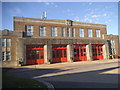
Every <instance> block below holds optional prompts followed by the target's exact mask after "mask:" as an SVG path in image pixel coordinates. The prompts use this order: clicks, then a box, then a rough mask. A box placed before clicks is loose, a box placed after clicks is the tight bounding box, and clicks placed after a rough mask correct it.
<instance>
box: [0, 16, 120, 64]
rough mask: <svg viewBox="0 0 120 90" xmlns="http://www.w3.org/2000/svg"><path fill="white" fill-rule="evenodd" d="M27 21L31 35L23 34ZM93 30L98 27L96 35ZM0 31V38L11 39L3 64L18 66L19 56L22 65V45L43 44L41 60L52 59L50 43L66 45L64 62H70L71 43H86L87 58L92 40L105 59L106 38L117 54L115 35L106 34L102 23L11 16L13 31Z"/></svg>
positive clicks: (24, 57) (107, 49) (107, 44)
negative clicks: (53, 31) (41, 28)
mask: <svg viewBox="0 0 120 90" xmlns="http://www.w3.org/2000/svg"><path fill="white" fill-rule="evenodd" d="M27 25H30V26H33V35H32V36H30V37H27V36H26V35H24V34H26V26H27ZM40 26H44V27H46V28H45V30H46V35H45V36H40V31H39V30H40ZM51 27H56V28H57V36H52V31H51ZM62 27H64V28H65V36H62V29H61V28H62ZM67 28H70V37H68V36H67ZM72 28H74V29H75V32H74V33H75V36H74V37H73V36H72V33H73V32H72ZM79 29H84V37H80V36H79V34H80V32H79ZM88 29H92V37H88V34H89V33H88ZM96 30H100V37H97V36H96ZM0 33H2V38H10V39H11V47H10V48H7V49H8V50H9V51H10V52H11V57H10V58H11V59H10V60H9V61H3V66H18V60H19V58H22V60H23V63H22V65H26V45H44V64H46V63H48V59H50V60H52V45H53V44H59V45H60V44H66V45H67V61H68V62H71V58H74V52H73V51H74V49H73V45H74V44H86V50H87V60H88V61H91V60H93V59H92V56H93V53H92V44H102V45H103V56H104V59H108V57H109V55H110V45H109V40H114V41H115V46H114V48H115V51H116V54H115V55H116V56H119V55H120V53H118V41H119V39H118V35H107V30H106V25H102V24H93V23H83V22H74V21H71V20H46V19H34V18H24V17H14V31H8V30H3V31H0ZM5 50H6V48H5V47H2V52H3V51H4V52H5ZM108 52H109V53H108Z"/></svg>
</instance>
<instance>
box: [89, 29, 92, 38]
mask: <svg viewBox="0 0 120 90" xmlns="http://www.w3.org/2000/svg"><path fill="white" fill-rule="evenodd" d="M88 37H92V29H88Z"/></svg>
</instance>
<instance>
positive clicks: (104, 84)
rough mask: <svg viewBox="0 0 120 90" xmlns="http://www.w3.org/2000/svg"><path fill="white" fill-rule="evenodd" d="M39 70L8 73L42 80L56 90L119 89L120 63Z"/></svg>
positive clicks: (74, 65)
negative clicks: (85, 89)
mask: <svg viewBox="0 0 120 90" xmlns="http://www.w3.org/2000/svg"><path fill="white" fill-rule="evenodd" d="M63 65H64V64H59V66H58V65H57V66H53V67H52V65H51V67H52V68H51V67H50V66H49V67H47V66H46V67H47V68H46V67H45V68H44V67H43V66H42V67H39V68H29V69H27V68H21V69H19V68H18V69H14V70H13V71H10V72H8V74H9V75H13V76H17V77H26V78H33V79H38V80H39V79H41V80H44V81H47V82H49V83H51V84H52V85H53V86H54V87H55V88H117V87H118V75H119V74H118V62H112V63H102V64H98V63H96V64H87V65H80V64H73V65H70V66H69V65H64V67H63Z"/></svg>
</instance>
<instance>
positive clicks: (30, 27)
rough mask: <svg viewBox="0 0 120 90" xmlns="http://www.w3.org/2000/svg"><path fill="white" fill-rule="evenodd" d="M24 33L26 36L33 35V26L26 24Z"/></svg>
mask: <svg viewBox="0 0 120 90" xmlns="http://www.w3.org/2000/svg"><path fill="white" fill-rule="evenodd" d="M26 29H27V30H26V35H27V36H33V26H29V25H28V26H26Z"/></svg>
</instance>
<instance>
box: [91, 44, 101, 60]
mask: <svg viewBox="0 0 120 90" xmlns="http://www.w3.org/2000/svg"><path fill="white" fill-rule="evenodd" d="M92 53H93V60H103V44H92Z"/></svg>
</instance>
